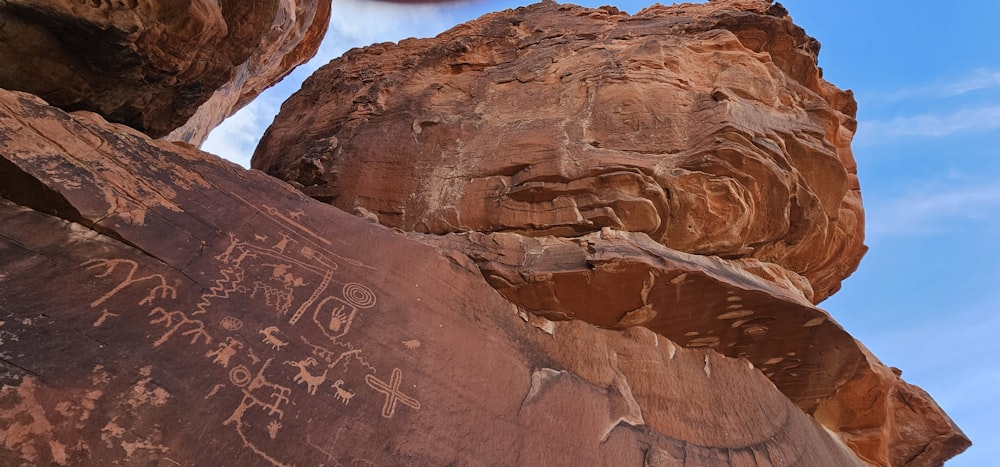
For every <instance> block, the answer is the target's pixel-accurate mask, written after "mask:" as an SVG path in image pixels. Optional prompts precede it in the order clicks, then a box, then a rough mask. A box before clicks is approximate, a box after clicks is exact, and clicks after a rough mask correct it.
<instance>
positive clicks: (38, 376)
mask: <svg viewBox="0 0 1000 467" xmlns="http://www.w3.org/2000/svg"><path fill="white" fill-rule="evenodd" d="M0 126H2V128H3V130H4V131H2V132H0V195H2V198H0V264H3V265H4V268H3V271H2V274H0V310H2V313H3V316H2V317H0V319H2V325H0V354H2V356H3V358H2V360H0V370H2V371H0V382H2V384H3V388H2V390H0V432H2V433H3V434H4V443H3V445H2V446H0V460H2V463H4V464H11V465H17V464H21V463H33V464H48V465H111V464H116V463H123V464H141V463H176V464H181V465H248V466H250V465H276V466H283V465H312V464H324V465H329V464H339V465H355V464H364V465H455V464H462V465H480V464H483V463H491V464H492V463H495V464H498V465H555V464H558V465H687V464H698V465H720V464H728V465H739V466H752V465H772V464H773V465H793V464H796V465H862V464H861V461H860V460H859V459H858V458H857V457H856V455H855V454H854V453H853V452H851V451H850V450H849V449H847V448H846V447H845V446H844V445H843V444H842V443H841V442H840V441H839V440H838V439H837V437H835V436H832V435H830V434H829V433H828V432H827V430H826V429H824V427H823V426H821V425H820V424H818V423H816V421H814V420H813V419H812V418H811V417H809V416H807V415H806V414H805V413H803V412H802V411H801V410H799V409H798V408H797V407H796V406H795V405H794V404H793V403H792V402H790V401H789V400H788V398H786V397H785V396H784V395H782V394H781V392H779V391H778V390H777V389H775V388H774V386H773V385H772V384H771V382H770V381H768V380H767V379H766V377H765V376H764V375H763V374H761V372H759V371H757V370H755V369H754V368H753V367H752V365H750V364H748V363H747V361H746V360H741V359H734V358H728V357H724V356H722V355H720V354H719V353H718V352H715V351H713V350H711V349H705V348H702V349H685V348H683V347H681V346H680V345H677V344H675V343H673V342H671V341H670V340H669V339H666V338H664V337H663V336H660V335H658V334H656V333H654V332H652V331H649V330H647V329H644V328H641V327H635V328H630V329H628V330H625V331H612V330H602V329H599V328H597V327H595V326H593V325H590V324H588V323H586V322H584V321H580V320H577V321H560V322H553V321H549V320H546V319H543V318H541V317H538V316H535V315H529V314H527V313H525V312H524V311H523V310H520V309H519V308H518V307H516V306H514V305H512V304H511V303H510V302H509V301H508V300H506V299H505V298H503V297H502V296H501V295H499V294H497V293H496V291H494V290H493V288H491V287H490V286H489V285H488V284H486V282H485V281H483V279H482V275H481V273H480V272H479V269H478V268H477V267H476V266H475V265H474V264H472V263H471V262H470V261H469V260H468V259H467V257H465V256H456V255H455V254H454V250H439V249H436V248H433V247H430V246H427V245H424V244H422V243H420V242H417V241H415V240H414V239H412V238H410V237H409V236H407V235H404V234H401V233H398V232H394V231H391V230H389V229H386V228H384V227H381V226H378V225H375V224H371V223H369V222H367V221H365V220H363V219H359V218H357V217H354V216H351V215H348V214H346V213H343V212H341V211H339V210H337V209H336V208H333V207H331V206H329V205H326V204H322V203H319V202H316V201H313V200H310V199H308V198H306V197H305V196H303V195H301V194H300V193H298V192H297V191H295V190H293V189H291V188H290V187H288V186H287V185H285V184H283V183H281V182H279V181H277V180H274V179H272V178H269V177H265V176H263V175H262V174H260V173H259V172H254V171H245V170H243V169H241V168H238V167H236V166H234V165H233V164H230V163H227V162H224V161H221V160H218V159H217V158H215V157H214V156H211V155H209V154H205V153H202V152H199V151H197V150H195V149H192V148H191V147H189V146H181V145H174V144H169V143H165V142H162V141H155V140H151V139H150V138H148V137H147V136H146V135H143V134H141V133H138V132H136V131H134V130H132V129H130V128H127V127H124V126H121V125H113V124H108V123H105V122H104V121H103V120H102V119H101V118H100V117H99V116H97V115H95V114H91V113H85V112H76V113H73V114H66V113H64V112H63V111H61V110H59V109H57V108H54V107H49V106H47V105H46V104H45V103H44V102H42V101H41V100H40V99H38V98H37V97H35V96H30V95H27V94H20V93H12V92H7V91H2V92H0ZM463 258H465V259H463Z"/></svg>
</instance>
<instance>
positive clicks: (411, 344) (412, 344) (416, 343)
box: [403, 339, 420, 350]
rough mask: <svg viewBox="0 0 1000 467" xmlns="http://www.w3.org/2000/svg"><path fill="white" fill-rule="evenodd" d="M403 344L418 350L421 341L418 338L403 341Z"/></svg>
mask: <svg viewBox="0 0 1000 467" xmlns="http://www.w3.org/2000/svg"><path fill="white" fill-rule="evenodd" d="M403 346H404V347H406V348H407V349H410V350H416V349H419V348H420V341H418V340H416V339H413V340H408V341H403Z"/></svg>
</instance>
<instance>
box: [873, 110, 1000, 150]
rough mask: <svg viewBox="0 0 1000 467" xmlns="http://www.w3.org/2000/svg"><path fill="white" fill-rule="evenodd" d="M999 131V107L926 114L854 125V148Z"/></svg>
mask: <svg viewBox="0 0 1000 467" xmlns="http://www.w3.org/2000/svg"><path fill="white" fill-rule="evenodd" d="M996 129H1000V105H992V106H985V107H979V108H972V109H961V110H957V111H954V112H952V113H947V114H935V113H926V114H921V115H914V116H908V117H896V118H892V119H888V120H866V121H861V122H859V123H858V135H857V137H856V138H855V140H854V142H855V144H858V145H877V144H881V143H888V142H892V141H894V140H898V139H900V138H906V137H944V136H950V135H953V134H955V133H960V132H975V131H989V130H996Z"/></svg>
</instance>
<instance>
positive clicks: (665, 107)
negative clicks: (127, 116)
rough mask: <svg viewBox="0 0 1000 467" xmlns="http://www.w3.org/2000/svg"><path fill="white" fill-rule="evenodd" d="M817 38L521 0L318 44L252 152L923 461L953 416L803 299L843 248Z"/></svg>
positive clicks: (715, 9) (759, 24)
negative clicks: (446, 26)
mask: <svg viewBox="0 0 1000 467" xmlns="http://www.w3.org/2000/svg"><path fill="white" fill-rule="evenodd" d="M818 51H819V44H818V43H817V42H816V41H815V40H814V39H812V38H811V37H809V36H807V35H806V34H805V33H804V32H803V31H802V30H801V29H800V28H798V27H797V26H795V25H794V24H793V23H792V22H791V19H790V18H789V17H788V16H787V12H785V11H784V9H783V8H781V7H780V5H770V4H769V3H766V2H758V1H715V2H711V3H709V4H704V5H688V4H684V5H677V6H673V7H661V6H656V7H651V8H649V9H647V10H643V11H641V12H639V13H637V14H636V15H633V16H629V15H627V14H624V13H621V12H619V11H617V10H616V9H614V8H610V7H607V8H601V9H587V8H581V7H575V6H563V5H557V4H554V3H543V4H536V5H532V6H530V7H526V8H519V9H517V10H512V11H505V12H500V13H496V14H492V15H487V16H485V17H483V18H480V19H478V20H476V21H473V22H470V23H467V24H464V25H460V26H458V27H456V28H454V29H452V30H450V31H448V32H445V33H443V34H442V35H440V36H438V37H436V38H433V39H424V40H407V41H402V42H401V43H399V44H398V45H397V44H377V45H373V46H370V47H367V48H365V49H356V50H354V51H351V52H349V53H348V54H346V55H345V56H344V57H342V58H340V59H338V60H335V61H333V62H331V63H330V64H329V65H328V66H326V67H324V68H322V69H320V70H319V71H318V72H317V73H316V74H315V75H314V76H313V77H311V78H310V79H309V80H308V81H307V82H306V83H305V85H304V86H303V89H302V90H301V91H300V92H299V93H297V94H296V95H295V96H293V97H292V98H291V99H289V100H288V101H287V102H286V103H285V105H283V107H282V112H281V114H280V115H279V116H278V117H277V118H276V120H275V123H274V124H273V125H272V126H271V127H270V128H269V129H268V132H267V134H265V137H264V138H263V140H262V141H261V144H260V146H259V147H258V149H257V152H256V154H255V156H254V161H253V166H254V167H255V168H259V169H261V170H265V171H266V172H268V173H270V174H272V175H275V176H278V177H280V178H283V179H285V180H288V181H289V182H290V183H292V184H293V186H296V187H298V188H300V189H301V190H302V191H303V192H304V193H306V194H308V195H310V196H313V197H315V198H317V199H319V200H322V201H326V202H330V203H332V204H334V205H335V206H338V207H340V208H342V209H344V210H346V211H348V212H355V213H356V214H358V215H360V216H363V217H367V218H369V219H370V220H373V221H377V222H379V223H381V224H384V225H386V226H389V227H394V228H399V229H402V230H404V231H414V232H423V233H427V234H431V235H427V236H419V235H418V236H415V237H414V238H418V239H420V240H421V241H422V242H424V243H427V244H430V245H434V246H435V247H437V248H441V249H442V250H444V251H448V250H451V251H452V253H451V257H452V258H458V259H455V261H456V262H458V263H462V264H464V263H463V260H461V258H463V257H466V256H467V257H469V258H471V259H472V264H475V266H476V267H477V268H478V269H480V271H481V272H482V273H483V275H484V277H485V278H486V280H487V281H488V282H489V283H490V284H491V285H493V286H494V287H495V288H496V289H497V290H498V291H499V292H500V293H501V294H503V295H504V297H506V298H507V299H508V300H510V301H511V302H512V303H514V304H516V305H517V306H519V307H520V308H522V309H524V310H527V311H529V312H531V313H533V314H535V315H538V316H541V317H544V318H545V319H551V320H583V321H586V322H589V323H591V324H595V325H597V326H600V327H605V328H611V329H632V328H633V327H636V326H641V327H645V328H647V329H650V330H652V331H654V332H656V333H657V334H658V335H661V336H665V337H667V338H668V339H670V340H672V341H674V342H677V343H679V344H680V345H682V346H684V347H688V348H692V347H694V348H706V347H707V348H711V349H714V350H716V351H718V352H720V353H722V354H724V355H727V356H729V357H731V358H745V359H747V360H749V361H750V362H751V363H752V364H753V365H754V366H755V367H756V368H758V369H760V371H762V372H763V373H764V374H765V375H766V376H768V377H769V378H770V379H771V380H772V381H773V382H774V383H775V385H776V386H777V387H778V389H780V390H781V391H782V392H783V393H784V394H785V395H786V396H787V397H788V398H789V399H790V400H791V401H793V402H794V403H796V404H797V405H798V406H799V407H800V408H801V409H802V410H803V411H805V412H806V413H809V414H811V415H813V416H814V417H815V418H816V420H818V421H819V422H820V423H822V424H824V425H825V426H826V427H827V428H829V429H831V430H832V431H834V432H836V433H838V434H839V435H840V436H841V437H842V438H843V440H844V441H845V442H847V444H848V445H849V446H851V448H852V449H854V450H855V452H856V453H857V454H858V455H859V456H860V457H861V458H862V459H864V460H865V461H867V462H869V463H871V464H874V465H935V464H939V463H941V462H943V460H944V459H947V458H948V457H950V456H952V455H954V454H955V453H957V452H960V451H961V450H963V449H964V448H965V447H966V446H967V445H968V440H967V439H966V438H965V437H964V435H963V434H962V433H961V431H960V430H959V429H958V428H957V427H956V426H955V425H954V423H953V422H952V421H951V420H950V419H949V418H948V417H947V415H945V414H944V413H943V412H942V411H941V410H940V409H939V408H937V406H936V404H935V403H934V402H933V400H932V399H931V398H930V397H929V396H928V395H927V394H926V393H924V392H923V391H921V390H920V389H919V388H915V387H913V386H910V385H908V384H906V383H905V382H903V381H902V380H901V379H900V378H899V377H898V375H896V374H895V373H893V372H892V371H890V369H889V368H887V367H885V366H884V365H883V364H882V363H881V362H879V361H878V360H877V359H876V358H875V357H874V356H873V355H871V353H870V352H869V351H868V350H867V349H866V348H864V346H862V345H861V344H860V343H858V342H857V341H855V340H854V339H853V338H852V337H851V336H850V335H849V334H847V333H846V332H845V331H844V330H843V329H842V328H841V327H840V326H839V325H838V324H836V322H835V321H834V320H833V319H832V318H831V317H830V316H829V315H828V314H827V313H826V312H825V311H823V310H821V309H819V308H816V307H815V306H814V303H818V302H820V301H822V300H823V299H824V298H826V297H828V296H829V295H830V294H832V293H834V292H835V291H836V290H837V289H838V288H839V285H840V281H841V280H842V279H843V278H845V277H846V276H847V275H848V274H850V272H852V271H853V270H854V268H855V267H856V266H857V264H858V261H859V260H860V257H861V255H862V254H863V253H864V251H865V247H864V245H863V212H862V208H861V198H860V191H859V186H858V181H857V176H856V167H855V164H854V161H853V157H852V155H851V150H850V142H851V138H852V137H853V132H854V129H855V127H856V122H855V120H854V114H855V104H854V100H853V98H852V96H851V94H850V93H849V92H844V91H841V90H839V89H837V88H836V87H834V86H833V85H832V84H830V83H827V82H826V81H824V80H822V78H821V72H820V70H819V68H818V67H817V65H816V54H817V53H818ZM470 268H471V266H470ZM907 401H909V402H907ZM918 401H919V402H918ZM914 407H919V408H917V409H914ZM916 413H919V415H915V414H916ZM917 440H919V441H917Z"/></svg>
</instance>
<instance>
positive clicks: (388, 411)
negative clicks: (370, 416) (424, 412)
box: [365, 368, 420, 418]
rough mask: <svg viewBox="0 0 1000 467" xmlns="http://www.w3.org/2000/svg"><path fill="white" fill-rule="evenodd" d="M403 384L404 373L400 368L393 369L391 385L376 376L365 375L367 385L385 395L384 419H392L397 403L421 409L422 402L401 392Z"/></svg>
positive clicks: (390, 379)
mask: <svg viewBox="0 0 1000 467" xmlns="http://www.w3.org/2000/svg"><path fill="white" fill-rule="evenodd" d="M402 382H403V372H402V371H401V370H400V369H399V368H393V369H392V376H391V377H390V378H389V384H386V383H385V381H382V380H380V379H378V378H376V377H375V375H365V383H368V386H369V387H371V388H372V389H374V390H376V391H378V392H380V393H382V394H385V404H383V405H382V417H384V418H392V416H393V415H394V414H395V413H396V403H397V402H402V403H403V404H404V405H407V406H409V407H411V408H413V409H414V410H419V409H420V402H418V401H417V400H416V399H414V398H412V397H410V396H407V395H406V394H403V393H402V392H400V391H399V385H400V384H401V383H402Z"/></svg>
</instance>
